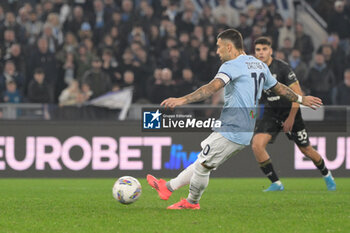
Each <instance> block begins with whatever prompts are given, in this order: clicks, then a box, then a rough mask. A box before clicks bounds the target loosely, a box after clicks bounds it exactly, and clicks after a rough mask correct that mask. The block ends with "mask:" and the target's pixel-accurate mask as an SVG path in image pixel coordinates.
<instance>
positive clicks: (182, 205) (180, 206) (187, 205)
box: [167, 199, 201, 210]
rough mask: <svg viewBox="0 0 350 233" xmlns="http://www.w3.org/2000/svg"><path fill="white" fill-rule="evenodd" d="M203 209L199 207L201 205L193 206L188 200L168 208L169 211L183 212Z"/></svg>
mask: <svg viewBox="0 0 350 233" xmlns="http://www.w3.org/2000/svg"><path fill="white" fill-rule="evenodd" d="M200 208H201V207H200V206H199V203H197V204H191V203H189V202H188V201H187V200H186V199H182V200H181V201H179V202H177V203H175V204H173V205H171V206H168V208H167V209H168V210H182V209H192V210H199V209H200Z"/></svg>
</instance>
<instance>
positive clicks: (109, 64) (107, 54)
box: [102, 49, 119, 82]
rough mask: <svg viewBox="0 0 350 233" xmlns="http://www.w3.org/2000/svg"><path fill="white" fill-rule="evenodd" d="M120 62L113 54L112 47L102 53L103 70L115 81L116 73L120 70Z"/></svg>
mask: <svg viewBox="0 0 350 233" xmlns="http://www.w3.org/2000/svg"><path fill="white" fill-rule="evenodd" d="M118 65H119V64H118V62H117V60H116V59H115V57H114V56H113V52H112V50H110V49H105V50H103V53H102V70H103V71H104V72H105V73H106V74H108V75H109V77H111V79H112V80H111V81H112V82H113V76H114V73H115V72H117V71H118Z"/></svg>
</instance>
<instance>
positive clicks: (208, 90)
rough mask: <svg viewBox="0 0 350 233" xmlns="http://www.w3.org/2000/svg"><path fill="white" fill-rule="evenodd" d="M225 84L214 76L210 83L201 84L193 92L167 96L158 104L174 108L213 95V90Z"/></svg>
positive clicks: (215, 90)
mask: <svg viewBox="0 0 350 233" xmlns="http://www.w3.org/2000/svg"><path fill="white" fill-rule="evenodd" d="M224 86H225V83H224V81H222V80H221V79H219V78H214V79H213V80H212V81H211V82H210V83H208V84H206V85H204V86H201V87H200V88H198V89H197V90H195V91H194V92H192V93H190V94H188V95H185V96H183V97H179V98H168V99H166V100H164V101H163V102H162V103H161V104H160V105H161V106H164V107H165V108H175V107H176V106H181V105H184V104H189V103H194V102H199V101H202V100H205V99H206V98H208V97H210V96H211V95H213V94H214V93H215V92H217V91H218V90H220V89H221V88H222V87H224Z"/></svg>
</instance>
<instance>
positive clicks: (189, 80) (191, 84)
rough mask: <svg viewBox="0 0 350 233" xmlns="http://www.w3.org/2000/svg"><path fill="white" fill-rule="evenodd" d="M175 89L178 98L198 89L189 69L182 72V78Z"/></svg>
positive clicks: (197, 84)
mask: <svg viewBox="0 0 350 233" xmlns="http://www.w3.org/2000/svg"><path fill="white" fill-rule="evenodd" d="M177 87H178V90H179V91H178V95H179V96H184V95H187V94H189V93H191V92H193V91H194V90H196V89H197V88H198V87H199V83H198V82H197V80H196V79H195V78H194V75H193V72H192V70H191V69H190V68H188V67H187V68H184V69H183V70H182V78H181V81H180V82H179V84H178V85H177Z"/></svg>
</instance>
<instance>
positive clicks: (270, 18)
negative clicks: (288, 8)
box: [266, 3, 283, 44]
mask: <svg viewBox="0 0 350 233" xmlns="http://www.w3.org/2000/svg"><path fill="white" fill-rule="evenodd" d="M266 10H267V13H266V18H267V25H266V26H267V28H273V27H276V26H275V24H276V22H275V21H276V19H277V20H281V21H282V22H278V25H279V26H278V28H281V27H282V25H283V19H282V16H281V14H280V13H278V12H277V9H276V5H275V3H269V4H268V5H267V7H266ZM272 38H273V37H272ZM273 41H276V42H277V41H278V40H273ZM273 44H277V43H273Z"/></svg>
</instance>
